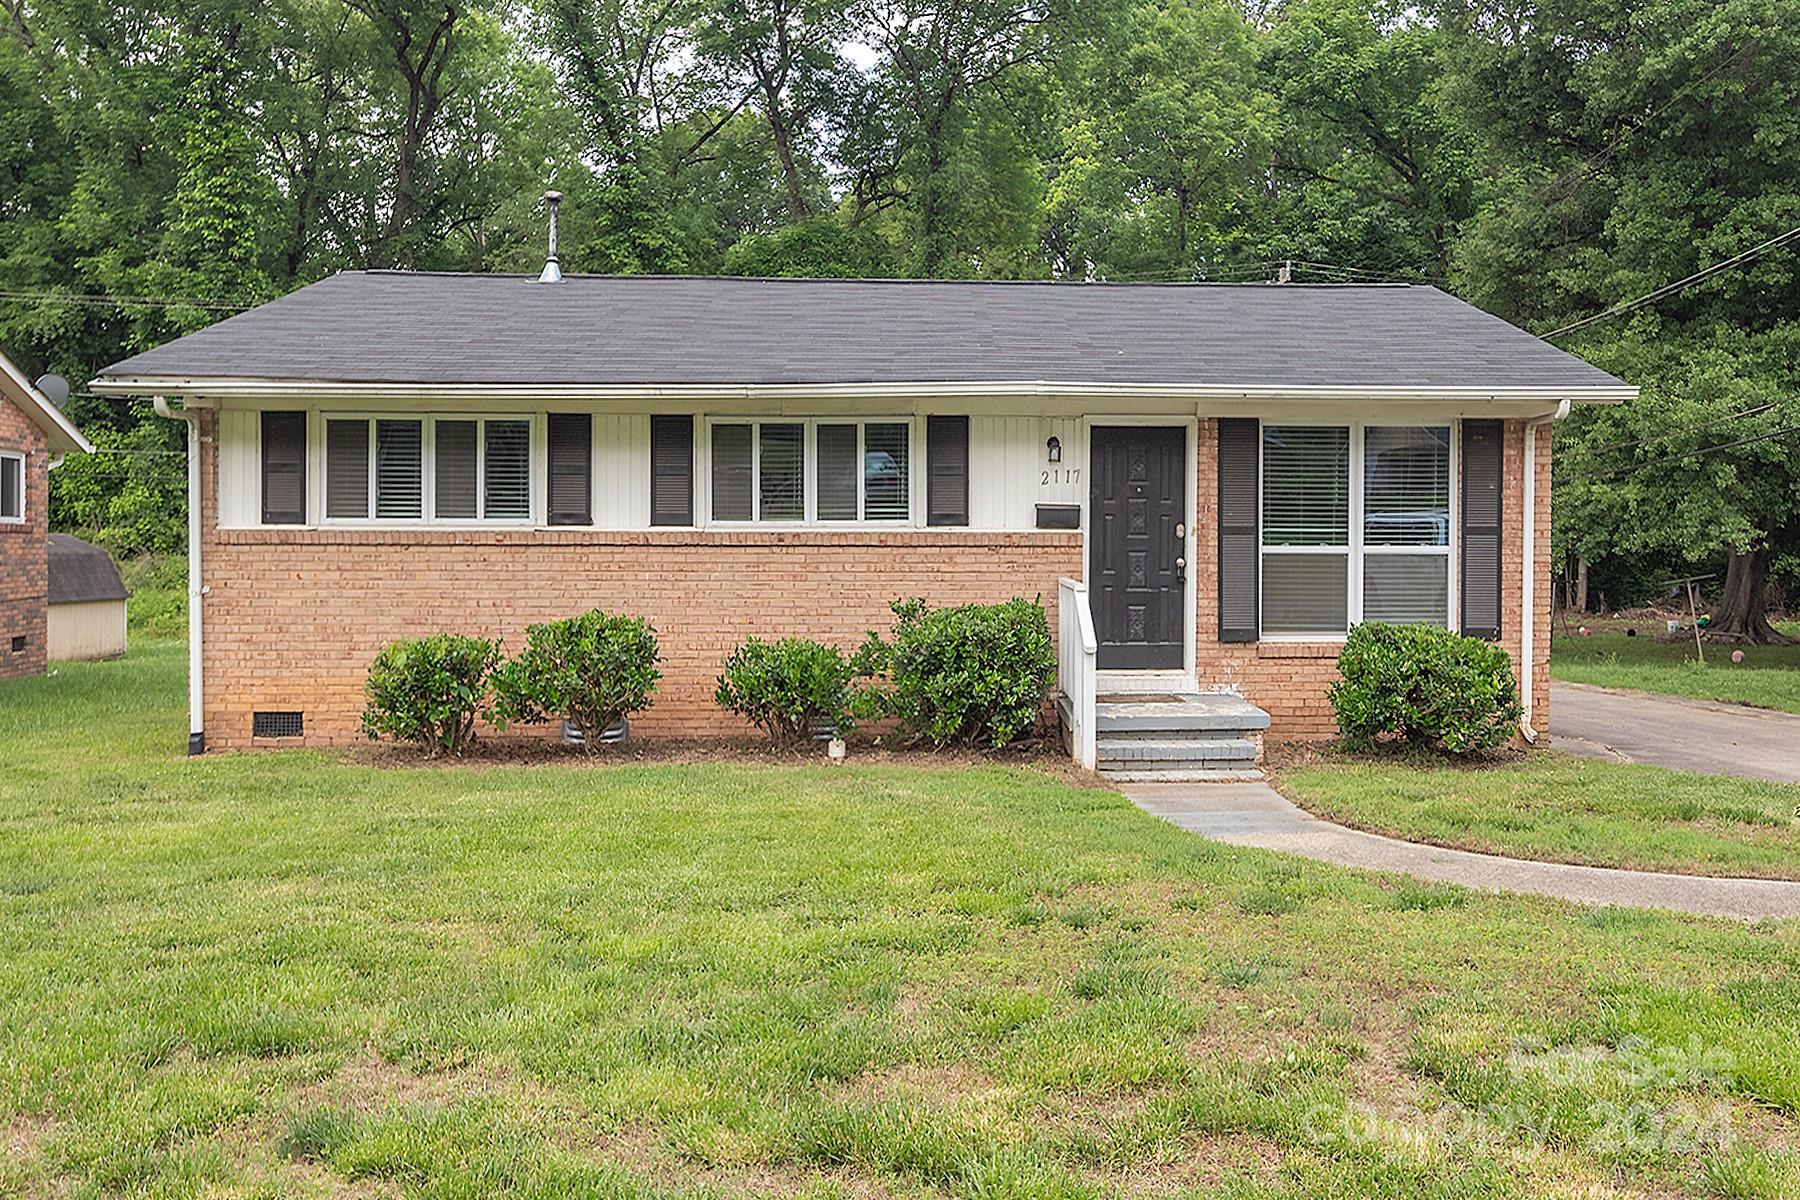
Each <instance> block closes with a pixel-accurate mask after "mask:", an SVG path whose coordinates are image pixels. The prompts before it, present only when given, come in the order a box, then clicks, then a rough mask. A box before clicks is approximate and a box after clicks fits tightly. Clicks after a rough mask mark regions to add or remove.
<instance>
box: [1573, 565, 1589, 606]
mask: <svg viewBox="0 0 1800 1200" xmlns="http://www.w3.org/2000/svg"><path fill="white" fill-rule="evenodd" d="M1587 573H1588V561H1587V559H1585V558H1582V557H1579V556H1577V557H1576V559H1575V604H1574V609H1575V611H1576V612H1578V613H1585V612H1586V611H1587V610H1588V607H1587V600H1588V584H1587Z"/></svg>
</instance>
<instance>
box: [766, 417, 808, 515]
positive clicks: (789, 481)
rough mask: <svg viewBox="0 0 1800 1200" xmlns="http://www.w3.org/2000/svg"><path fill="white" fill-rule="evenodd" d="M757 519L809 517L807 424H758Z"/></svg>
mask: <svg viewBox="0 0 1800 1200" xmlns="http://www.w3.org/2000/svg"><path fill="white" fill-rule="evenodd" d="M757 447H758V448H757V454H758V467H759V474H758V477H757V478H758V483H757V499H758V508H757V518H758V519H759V520H763V521H804V520H805V519H806V461H805V452H806V427H805V426H803V425H760V426H758V427H757Z"/></svg>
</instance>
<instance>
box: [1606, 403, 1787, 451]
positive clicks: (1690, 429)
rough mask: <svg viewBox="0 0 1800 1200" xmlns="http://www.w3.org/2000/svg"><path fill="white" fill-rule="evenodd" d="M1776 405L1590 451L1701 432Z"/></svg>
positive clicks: (1626, 448)
mask: <svg viewBox="0 0 1800 1200" xmlns="http://www.w3.org/2000/svg"><path fill="white" fill-rule="evenodd" d="M1774 407H1775V404H1774V402H1773V401H1771V402H1770V403H1768V404H1759V405H1757V406H1756V407H1755V408H1746V409H1745V410H1744V411H1743V412H1734V413H1726V414H1725V415H1724V416H1722V417H1714V418H1712V419H1711V420H1710V421H1702V422H1700V423H1699V424H1698V425H1686V426H1683V427H1682V428H1680V429H1671V430H1669V431H1668V432H1666V433H1653V434H1650V435H1649V436H1647V437H1641V438H1633V439H1632V440H1631V441H1629V442H1615V443H1613V444H1612V445H1610V446H1602V447H1600V448H1599V449H1598V450H1589V451H1588V453H1589V454H1596V455H1598V454H1611V453H1612V452H1613V451H1615V450H1629V449H1631V448H1632V447H1633V446H1641V445H1643V444H1644V443H1645V442H1655V441H1660V440H1662V439H1664V438H1670V437H1678V436H1679V435H1681V434H1684V433H1699V432H1700V431H1701V430H1702V429H1711V428H1712V427H1713V426H1715V425H1723V424H1725V423H1726V422H1727V421H1736V420H1740V419H1742V418H1744V417H1754V416H1756V415H1757V414H1758V413H1766V412H1768V411H1769V410H1770V409H1771V408H1774Z"/></svg>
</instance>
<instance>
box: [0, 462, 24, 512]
mask: <svg viewBox="0 0 1800 1200" xmlns="http://www.w3.org/2000/svg"><path fill="white" fill-rule="evenodd" d="M0 459H6V460H8V461H11V462H16V463H18V464H19V515H18V516H16V517H8V516H0V525H23V524H24V523H25V517H26V511H25V510H26V507H27V506H26V502H25V501H26V495H27V494H28V493H29V492H30V491H31V488H30V487H29V486H28V485H27V484H26V481H25V467H26V464H27V463H29V462H30V461H31V460H30V459H29V458H28V457H27V456H26V454H25V452H24V451H23V450H0Z"/></svg>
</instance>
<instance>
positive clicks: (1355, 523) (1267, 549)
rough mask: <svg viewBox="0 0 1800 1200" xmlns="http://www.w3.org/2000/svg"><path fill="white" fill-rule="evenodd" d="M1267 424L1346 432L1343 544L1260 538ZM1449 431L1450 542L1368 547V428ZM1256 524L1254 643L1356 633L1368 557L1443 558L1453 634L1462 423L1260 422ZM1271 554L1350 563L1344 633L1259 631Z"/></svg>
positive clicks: (1327, 639)
mask: <svg viewBox="0 0 1800 1200" xmlns="http://www.w3.org/2000/svg"><path fill="white" fill-rule="evenodd" d="M1270 425H1278V426H1293V427H1297V428H1314V429H1348V430H1349V431H1350V462H1349V471H1350V538H1349V541H1348V542H1346V543H1345V544H1344V545H1342V546H1270V545H1269V544H1268V543H1266V542H1264V541H1263V540H1262V538H1263V536H1264V534H1265V533H1266V532H1267V525H1266V523H1265V522H1264V520H1263V498H1264V493H1265V491H1266V489H1267V487H1268V479H1269V474H1268V464H1267V463H1266V462H1265V461H1264V453H1263V451H1264V445H1265V443H1264V440H1263V429H1264V428H1266V427H1267V426H1270ZM1446 426H1447V427H1448V428H1449V430H1450V446H1449V453H1450V509H1449V514H1450V515H1449V522H1450V529H1449V538H1448V540H1447V541H1446V543H1445V544H1444V545H1442V546H1382V545H1369V544H1367V541H1366V533H1367V531H1366V530H1365V529H1364V526H1363V516H1364V507H1365V503H1364V502H1365V497H1364V492H1365V490H1366V488H1367V486H1368V481H1367V479H1366V477H1365V474H1364V458H1363V440H1364V436H1365V434H1366V433H1367V431H1368V430H1370V429H1442V428H1445V427H1446ZM1256 458H1257V461H1256V523H1257V530H1258V533H1257V557H1256V612H1257V624H1258V630H1257V639H1258V640H1259V641H1264V642H1319V643H1327V644H1329V643H1336V642H1342V641H1344V639H1345V638H1347V637H1349V636H1350V635H1349V630H1351V629H1355V628H1356V627H1357V626H1358V625H1360V624H1362V621H1363V563H1364V559H1365V556H1367V555H1370V554H1378V555H1379V554H1414V555H1425V554H1436V555H1442V556H1443V557H1444V559H1445V560H1446V562H1445V566H1444V571H1445V575H1446V577H1447V586H1446V587H1445V589H1444V595H1445V607H1444V628H1446V629H1450V630H1455V629H1456V628H1457V625H1458V622H1457V620H1456V614H1457V603H1458V598H1459V597H1458V593H1457V584H1458V582H1459V581H1458V579H1457V569H1456V568H1457V563H1458V562H1459V561H1460V557H1459V556H1460V553H1461V534H1462V529H1461V525H1462V516H1461V504H1462V496H1461V495H1460V492H1461V487H1462V478H1461V468H1462V421H1460V420H1458V419H1455V418H1448V417H1443V418H1436V419H1424V418H1413V419H1410V420H1409V419H1406V418H1405V417H1403V416H1401V415H1398V414H1396V415H1394V416H1391V417H1381V418H1378V419H1374V420H1360V421H1317V420H1306V419H1303V418H1301V419H1282V420H1265V421H1262V422H1260V423H1259V424H1258V427H1257V438H1256ZM1269 553H1275V554H1293V555H1300V554H1337V555H1344V556H1346V557H1347V558H1348V559H1349V561H1348V563H1347V564H1346V565H1345V572H1346V582H1345V589H1346V595H1345V608H1346V610H1347V611H1346V612H1345V614H1344V616H1345V629H1344V631H1343V632H1317V633H1268V632H1265V631H1263V630H1262V629H1261V627H1260V626H1261V623H1262V614H1263V613H1264V612H1266V611H1267V608H1266V606H1265V598H1264V594H1263V593H1264V590H1265V589H1266V588H1267V586H1268V572H1267V571H1266V570H1265V569H1264V568H1263V559H1264V556H1265V555H1267V554H1269Z"/></svg>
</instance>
